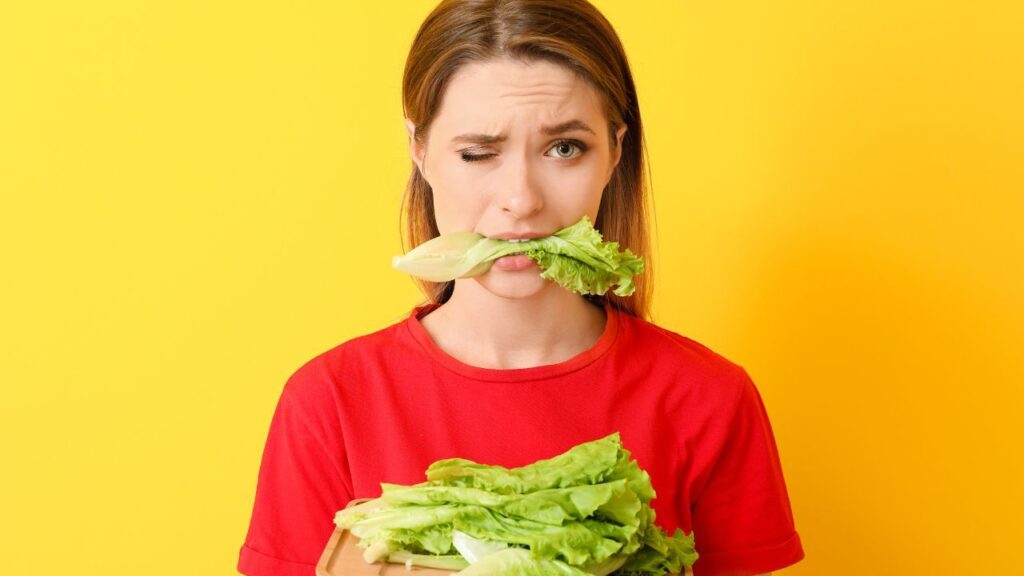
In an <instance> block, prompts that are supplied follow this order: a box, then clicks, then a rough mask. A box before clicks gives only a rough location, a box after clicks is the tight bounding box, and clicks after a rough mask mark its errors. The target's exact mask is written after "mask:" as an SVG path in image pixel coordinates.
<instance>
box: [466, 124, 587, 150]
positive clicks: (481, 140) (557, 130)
mask: <svg viewBox="0 0 1024 576" xmlns="http://www.w3.org/2000/svg"><path fill="white" fill-rule="evenodd" d="M540 131H541V133H542V134H544V135H546V136H555V135H557V134H565V133H566V132H577V131H578V132H590V133H591V134H594V135H595V136H596V135H597V133H595V132H594V130H593V129H591V128H590V126H587V124H586V122H583V121H582V120H575V119H573V120H569V121H567V122H562V123H561V124H555V125H554V126H541V129H540ZM505 140H508V135H507V134H498V135H492V134H460V135H458V136H456V137H455V138H452V142H453V143H455V142H469V143H473V144H496V143H498V142H504V141H505Z"/></svg>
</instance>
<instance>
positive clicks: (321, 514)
mask: <svg viewBox="0 0 1024 576" xmlns="http://www.w3.org/2000/svg"><path fill="white" fill-rule="evenodd" d="M331 385H332V383H331V381H330V378H329V376H328V375H327V373H326V368H325V367H324V366H323V365H321V364H320V363H312V362H311V363H309V364H307V365H306V366H304V367H303V368H301V369H300V370H299V371H297V372H296V373H295V374H293V375H292V377H291V378H289V380H288V382H287V383H286V384H285V387H284V390H283V391H282V393H281V396H280V399H279V400H278V403H277V407H276V408H275V410H274V415H273V418H272V419H271V423H270V430H269V432H268V434H267V440H266V444H265V447H264V450H263V457H262V460H261V462H260V468H259V476H258V479H257V485H256V497H255V502H254V504H253V510H252V517H251V520H250V522H249V530H248V534H247V536H246V539H245V543H244V544H243V546H242V548H241V550H240V551H239V558H238V566H237V568H238V571H239V572H240V573H242V574H246V575H248V576H314V574H315V573H316V568H315V567H316V563H317V562H318V561H319V559H320V555H321V553H322V552H323V550H324V547H325V546H326V544H327V541H328V539H329V538H330V535H331V533H332V532H333V531H334V514H335V512H337V511H338V510H340V509H342V508H344V507H345V505H346V504H347V503H348V501H349V500H351V498H352V497H351V495H350V493H351V488H350V482H349V481H348V480H347V476H346V472H347V468H346V464H345V453H344V443H343V442H342V439H341V427H340V424H339V423H338V422H337V418H336V417H332V415H334V414H336V412H334V410H333V409H334V407H335V403H334V400H333V398H334V394H332V393H331V391H330V390H331V388H330V387H331Z"/></svg>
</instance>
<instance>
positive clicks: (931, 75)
mask: <svg viewBox="0 0 1024 576" xmlns="http://www.w3.org/2000/svg"><path fill="white" fill-rule="evenodd" d="M596 4H597V5H598V7H599V8H600V9H601V10H602V11H604V13H605V14H606V15H607V16H608V18H609V19H610V20H611V22H612V23H613V25H615V26H616V28H617V29H618V31H619V33H620V35H621V37H622V40H623V42H624V45H625V47H626V50H627V52H628V55H629V58H630V60H631V64H632V66H633V70H634V73H635V76H636V81H637V83H638V89H639V94H640V99H641V108H642V111H643V116H644V120H645V123H646V129H647V138H648V144H649V146H650V157H651V169H652V179H653V184H654V190H653V192H654V198H655V207H656V215H657V223H658V228H657V229H656V230H655V231H654V233H655V234H656V247H657V253H656V255H655V265H656V271H657V282H656V290H655V318H654V319H655V321H656V322H657V323H659V324H661V325H663V326H665V327H668V328H670V329H672V330H674V331H677V332H680V333H682V334H685V335H687V336H690V337H691V338H694V339H696V340H698V341H700V342H702V343H704V344H706V345H708V346H710V347H711V348H712V349H714V350H716V351H718V352H719V353H721V354H723V355H725V356H726V357H728V358H730V359H732V360H734V361H735V362H737V363H739V364H741V365H743V366H745V367H746V368H747V369H748V370H749V372H750V373H751V375H752V377H753V378H754V380H755V382H756V383H757V384H758V387H759V389H760V391H761V392H762V395H763V397H764V400H765V403H766V405H767V407H768V410H769V414H770V416H771V418H772V424H773V427H774V431H775V435H776V439H777V442H778V445H779V449H780V453H781V456H782V459H783V468H784V472H785V476H786V481H787V484H788V487H789V493H790V497H791V499H792V504H793V512H794V515H795V519H796V525H797V529H798V531H799V532H800V534H801V536H802V539H803V543H804V547H805V551H806V554H807V557H806V559H805V560H804V561H803V562H801V563H800V564H798V565H796V566H794V567H793V568H790V569H787V570H784V571H783V572H784V573H786V574H793V575H794V576H796V575H821V574H827V575H846V574H850V575H853V574H875V575H904V574H946V573H957V574H978V575H981V574H1011V573H1013V574H1021V573H1024V561H1022V559H1021V556H1020V553H1019V551H1020V541H1021V539H1022V537H1024V529H1022V528H1021V518H1024V498H1022V495H1021V492H1022V490H1021V489H1022V486H1024V474H1022V468H1024V467H1022V463H1021V460H1022V454H1024V450H1022V438H1024V430H1022V420H1024V418H1022V415H1021V408H1022V407H1024V406H1022V404H1024V403H1022V395H1024V393H1022V381H1024V366H1022V360H1021V350H1020V348H1021V345H1022V344H1024V295H1022V291H1021V286H1022V280H1024V266H1022V258H1024V256H1022V255H1024V232H1022V228H1024V226H1022V218H1024V199H1022V196H1024V168H1022V164H1024V113H1022V103H1024V57H1022V55H1024V49H1022V41H1021V30H1022V29H1024V10H1022V8H1021V5H1020V3H1019V2H1015V1H1014V2H1011V1H1004V2H966V1H951V2H940V3H936V2H924V1H909V0H891V1H888V2H853V1H844V2H820V1H811V0H804V1H782V2H735V1H719V2H690V1H678V2H677V1H668V0H663V1H649V0H644V1H637V0H603V1H599V2H596ZM433 5H434V2H433V1H405V2H373V3H357V2H326V1H313V2H279V3H267V2H239V1H232V2H212V1H206V2H198V1H174V2H170V1H164V2H113V1H94V2H78V3H73V2H7V3H4V5H3V7H2V8H0V81H2V90H0V104H2V106H0V191H2V204H0V250H2V270H3V281H2V284H0V290H2V304H0V306H2V308H0V310H2V318H0V323H2V325H3V331H2V334H3V336H2V338H3V340H2V342H0V344H2V351H0V355H2V356H0V357H2V364H0V370H2V372H0V378H2V383H3V401H2V402H0V432H2V446H3V450H2V458H3V462H4V471H3V472H2V474H0V482H2V484H3V486H2V489H0V511H2V512H0V537H2V542H0V546H2V547H3V549H4V550H5V552H4V553H3V559H2V562H3V568H2V572H3V573H4V574H14V575H20V574H31V573H56V572H61V573H65V572H74V573H76V574H82V575H100V574H103V575H108V574H146V575H152V576H157V575H181V574H203V575H206V574H210V575H213V574H232V573H234V569H235V563H236V561H237V554H238V548H239V547H240V546H241V544H242V542H243V538H244V536H245V531H246V528H247V526H248V521H249V514H250V512H251V507H252V502H253V493H254V490H255V483H256V474H257V470H258V466H259V459H260V455H261V453H262V449H263V442H264V440H265V437H266V432H267V427H268V425H269V422H270V416H271V413H272V411H273V409H274V406H275V403H276V401H277V398H278V394H279V393H280V391H281V388H282V386H283V384H284V381H285V380H286V378H287V377H288V376H289V375H290V374H291V373H292V372H293V371H294V370H295V369H296V368H297V367H298V366H299V365H301V364H302V363H303V362H305V361H306V360H308V359H309V358H311V357H313V356H314V355H316V354H319V353H320V352H322V351H324V350H326V349H328V348H330V347H333V346H335V345H337V344H339V343H341V342H343V341H344V340H346V339H348V338H351V337H353V336H356V335H359V334H363V333H366V332H369V331H372V330H376V329H379V328H381V327H384V326H387V325H389V324H391V323H394V322H397V321H399V320H401V319H402V318H404V317H405V316H406V315H407V314H408V311H409V309H410V308H411V306H413V305H414V304H415V303H416V302H418V301H419V297H420V295H419V293H418V292H417V291H416V289H415V287H414V285H413V283H412V282H411V280H410V279H409V278H408V277H407V276H404V275H402V274H400V273H398V272H397V271H395V270H393V269H391V268H390V259H391V257H392V256H393V255H395V254H398V253H399V252H400V239H399V229H398V211H399V200H400V198H401V193H402V189H403V186H404V184H405V182H406V178H407V177H408V174H409V169H410V166H411V162H410V160H409V157H408V152H407V148H406V139H405V131H404V127H403V124H402V107H401V92H400V88H401V74H402V69H403V64H404V59H405V55H406V52H407V50H408V48H409V45H410V43H411V41H412V38H413V35H414V34H415V32H416V29H417V27H418V25H419V23H420V22H421V21H422V19H423V17H424V16H425V15H426V14H427V13H428V12H429V11H430V9H431V8H432V7H433ZM697 538H698V542H699V535H698V536H697Z"/></svg>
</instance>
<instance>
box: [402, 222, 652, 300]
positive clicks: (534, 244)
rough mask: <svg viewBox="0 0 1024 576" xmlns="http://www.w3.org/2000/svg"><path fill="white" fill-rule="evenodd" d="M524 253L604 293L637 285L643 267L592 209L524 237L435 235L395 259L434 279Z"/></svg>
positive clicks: (549, 270)
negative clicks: (595, 219) (610, 237)
mask: <svg viewBox="0 0 1024 576" xmlns="http://www.w3.org/2000/svg"><path fill="white" fill-rule="evenodd" d="M509 254H525V255H527V256H529V257H530V259H532V260H533V261H535V262H536V263H537V266H538V267H539V268H540V269H541V274H540V276H541V277H542V278H545V279H547V280H552V281H554V282H557V283H558V284H559V285H560V286H562V287H563V288H565V289H567V290H570V291H572V292H577V293H579V294H598V295H604V294H605V293H606V292H607V291H608V290H609V289H610V288H611V287H612V286H616V288H615V290H614V292H615V294H617V295H619V296H629V295H630V294H632V293H633V292H634V291H635V290H636V287H635V285H634V284H633V277H634V276H636V275H638V274H641V273H642V272H643V270H644V264H643V259H642V258H639V257H637V256H636V255H634V254H633V253H632V252H630V251H629V250H628V249H625V250H621V251H620V249H619V244H618V243H617V242H605V241H604V240H603V239H602V236H601V233H600V232H599V231H597V230H596V229H595V228H594V227H593V225H592V224H591V222H590V218H589V217H588V216H587V215H583V217H582V218H581V219H580V220H579V221H578V222H577V223H575V224H573V225H572V226H569V227H567V228H563V229H561V230H559V231H558V232H555V233H554V234H552V235H550V236H545V237H543V238H535V239H532V240H527V241H525V242H509V241H508V240H502V239H499V238H488V237H486V236H483V235H482V234H478V233H476V232H471V231H460V232H450V233H448V234H442V235H440V236H437V237H436V238H432V239H430V240H428V241H426V242H424V243H422V244H420V245H419V246H417V247H415V248H413V249H412V250H410V251H409V252H408V253H406V254H405V255H403V256H395V257H394V258H392V261H391V265H392V266H393V267H394V268H396V269H398V270H401V271H403V272H405V273H407V274H410V275H412V276H416V277H418V278H422V279H424V280H430V281H432V282H447V281H449V280H454V279H456V278H471V277H473V276H477V275H480V274H483V273H485V272H487V270H488V269H490V267H491V265H492V264H493V263H494V261H495V260H497V259H498V258H501V257H502V256H507V255H509Z"/></svg>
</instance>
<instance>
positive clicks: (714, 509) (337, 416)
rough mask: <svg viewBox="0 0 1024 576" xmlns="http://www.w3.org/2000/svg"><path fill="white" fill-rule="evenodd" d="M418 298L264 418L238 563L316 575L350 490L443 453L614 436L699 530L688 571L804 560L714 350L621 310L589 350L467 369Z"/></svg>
mask: <svg viewBox="0 0 1024 576" xmlns="http://www.w3.org/2000/svg"><path fill="white" fill-rule="evenodd" d="M435 307H436V305H429V304H428V305H425V306H421V307H417V308H413V310H412V311H411V312H410V314H409V316H408V317H407V318H406V319H404V320H402V321H400V322H397V323H395V324H393V325H391V326H388V327H387V328H384V329H382V330H379V331H377V332H373V333H371V334H367V335H363V336H360V337H356V338H353V339H351V340H348V341H346V342H344V343H342V344H340V345H338V346H336V347H334V348H332V349H330V350H327V351H326V352H323V353H321V354H319V355H317V356H316V357H314V358H312V359H311V360H310V361H308V362H307V363H305V364H304V365H303V366H301V367H300V368H299V369H298V370H296V371H295V373H294V374H293V375H292V376H291V377H290V378H289V379H288V381H287V382H286V383H285V385H284V389H283V391H282V393H281V397H280V400H279V402H278V404H277V408H276V410H275V412H274V416H273V419H272V421H271V423H270V431H269V434H268V437H267V441H266V447H265V449H264V452H263V459H262V461H261V464H260V469H259V477H258V482H257V488H256V499H255V504H254V506H253V512H252V519H251V522H250V525H249V530H248V534H247V536H246V540H245V543H244V545H243V546H242V548H241V550H240V555H239V560H238V570H239V571H240V572H241V573H243V574H247V575H249V576H313V574H314V573H315V570H314V566H315V565H316V563H317V561H318V560H319V558H320V554H321V553H322V552H323V549H324V546H325V544H326V543H327V540H328V539H329V537H330V535H331V533H332V532H333V530H334V527H335V526H334V522H333V521H334V513H335V512H337V511H338V510H340V509H342V508H344V507H345V505H346V504H347V503H348V501H349V500H350V499H352V498H373V497H376V496H379V495H380V483H381V482H390V483H395V484H415V483H419V482H423V481H424V480H425V477H424V471H425V470H426V468H427V466H429V465H430V464H431V463H432V462H434V461H435V460H439V459H442V458H454V457H459V458H468V459H470V460H475V461H477V462H480V463H483V464H500V465H502V466H506V467H514V466H522V465H524V464H528V463H530V462H533V461H535V460H539V459H542V458H549V457H551V456H555V455H557V454H560V453H562V452H564V451H566V450H568V449H569V448H571V447H572V446H574V445H576V444H579V443H582V442H586V441H590V440H595V439H597V438H601V437H604V436H606V435H608V434H610V433H612V432H616V431H618V432H620V434H621V438H622V443H623V446H624V447H625V448H626V449H627V450H629V451H630V452H631V453H632V455H633V457H634V458H635V459H636V460H637V463H638V464H639V465H640V466H641V467H642V468H643V469H645V470H646V471H647V472H648V473H649V474H650V477H651V483H652V485H653V487H654V490H655V492H656V493H657V497H656V498H655V499H654V500H652V501H651V506H652V507H653V508H654V510H655V513H656V518H655V522H656V523H657V524H658V525H660V526H661V527H662V528H663V529H664V530H665V531H667V532H669V533H672V532H673V531H674V530H675V528H676V527H680V528H682V529H683V530H684V531H685V532H687V533H690V532H691V531H693V533H694V542H695V545H696V548H697V552H698V553H699V554H700V558H699V559H698V560H697V562H696V563H695V564H694V566H693V571H694V576H718V575H726V574H728V575H750V574H757V573H761V572H769V571H772V570H777V569H780V568H783V567H785V566H789V565H791V564H793V563H795V562H797V561H799V560H801V559H802V558H803V555H804V553H803V548H802V546H801V543H800V538H799V536H798V534H797V532H796V530H795V528H794V523H793V515H792V512H791V509H790V502H789V497H788V495H787V492H786V486H785V482H784V480H783V475H782V467H781V464H780V461H779V454H778V450H777V448H776V444H775V439H774V436H773V434H772V428H771V424H770V423H769V420H768V415H767V413H766V411H765V407H764V404H763V402H762V400H761V396H760V394H759V393H758V391H757V388H756V387H755V386H754V383H753V382H752V380H751V379H750V377H749V376H748V375H747V372H746V371H745V370H744V369H743V368H742V367H741V366H739V365H737V364H735V363H733V362H731V361H729V360H727V359H725V358H724V357H722V356H720V355H718V354H716V353H715V352H713V351H711V350H710V349H708V348H707V347H705V346H703V345H701V344H699V343H697V342H695V341H694V340H691V339H689V338H686V337H685V336H681V335H679V334H677V333H675V332H672V331H670V330H666V329H664V328H661V327H658V326H656V325H655V324H652V323H650V322H647V321H645V320H642V319H639V318H637V317H635V316H632V315H629V314H626V313H622V312H619V311H618V310H617V309H615V308H613V307H611V306H610V305H609V304H607V303H605V304H604V307H605V311H606V312H607V321H606V322H605V328H604V331H603V333H602V334H601V336H600V339H599V340H598V341H597V342H596V343H595V344H594V345H593V346H592V347H591V348H590V349H588V350H585V351H583V352H581V353H580V354H578V355H576V356H574V357H573V358H570V359H568V360H566V361H564V362H561V363H559V364H549V365H544V366H534V367H530V368H518V369H509V370H500V369H491V368H481V367H476V366H471V365H468V364H465V363H463V362H461V361H459V360H458V359H456V358H455V357H453V356H450V355H449V354H447V353H446V352H444V351H443V350H442V349H441V348H440V347H438V346H437V344H435V343H434V341H433V340H432V339H431V337H430V336H429V334H428V333H427V331H426V330H425V329H424V328H423V325H422V324H421V323H420V322H419V317H420V316H423V315H424V314H425V313H427V312H429V311H430V310H432V309H434V308H435Z"/></svg>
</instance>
